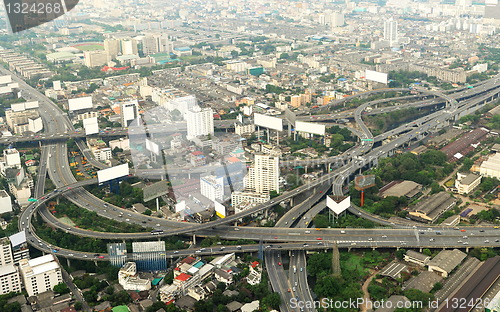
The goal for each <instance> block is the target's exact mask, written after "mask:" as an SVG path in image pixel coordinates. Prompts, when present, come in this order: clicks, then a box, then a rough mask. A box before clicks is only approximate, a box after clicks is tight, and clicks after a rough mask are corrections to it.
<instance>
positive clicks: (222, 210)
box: [214, 200, 226, 218]
mask: <svg viewBox="0 0 500 312" xmlns="http://www.w3.org/2000/svg"><path fill="white" fill-rule="evenodd" d="M214 204H215V213H216V214H217V216H218V217H219V218H225V217H226V207H225V206H224V205H223V204H221V203H219V202H218V201H216V200H215V201H214Z"/></svg>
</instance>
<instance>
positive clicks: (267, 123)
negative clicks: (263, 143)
mask: <svg viewBox="0 0 500 312" xmlns="http://www.w3.org/2000/svg"><path fill="white" fill-rule="evenodd" d="M253 118H254V121H253V123H254V124H255V125H257V126H260V127H264V128H268V129H273V130H277V131H283V120H282V119H280V118H276V117H271V116H267V115H263V114H258V113H255V114H253Z"/></svg>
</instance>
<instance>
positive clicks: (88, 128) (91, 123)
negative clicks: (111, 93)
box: [83, 117, 99, 135]
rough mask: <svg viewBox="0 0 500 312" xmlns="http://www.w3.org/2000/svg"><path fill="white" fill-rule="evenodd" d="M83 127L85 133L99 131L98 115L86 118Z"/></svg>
mask: <svg viewBox="0 0 500 312" xmlns="http://www.w3.org/2000/svg"><path fill="white" fill-rule="evenodd" d="M83 128H84V129H85V135H89V134H95V133H99V124H98V123H97V117H91V118H86V119H84V120H83Z"/></svg>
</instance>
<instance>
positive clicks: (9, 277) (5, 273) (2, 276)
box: [0, 264, 21, 295]
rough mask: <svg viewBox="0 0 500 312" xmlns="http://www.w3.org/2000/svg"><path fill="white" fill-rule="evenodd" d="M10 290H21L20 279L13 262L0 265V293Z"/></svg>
mask: <svg viewBox="0 0 500 312" xmlns="http://www.w3.org/2000/svg"><path fill="white" fill-rule="evenodd" d="M10 292H21V279H20V278H19V272H18V271H17V268H16V266H14V265H13V264H7V265H2V266H0V295H4V294H7V293H10Z"/></svg>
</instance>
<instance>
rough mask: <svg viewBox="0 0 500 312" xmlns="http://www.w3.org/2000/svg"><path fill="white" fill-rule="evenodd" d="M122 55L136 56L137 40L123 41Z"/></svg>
mask: <svg viewBox="0 0 500 312" xmlns="http://www.w3.org/2000/svg"><path fill="white" fill-rule="evenodd" d="M121 46H122V54H123V55H132V54H134V55H137V53H138V50H137V40H135V39H125V40H122V41H121Z"/></svg>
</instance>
